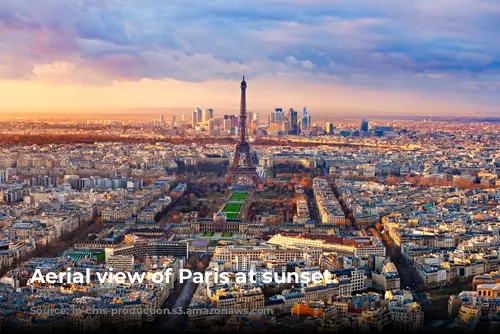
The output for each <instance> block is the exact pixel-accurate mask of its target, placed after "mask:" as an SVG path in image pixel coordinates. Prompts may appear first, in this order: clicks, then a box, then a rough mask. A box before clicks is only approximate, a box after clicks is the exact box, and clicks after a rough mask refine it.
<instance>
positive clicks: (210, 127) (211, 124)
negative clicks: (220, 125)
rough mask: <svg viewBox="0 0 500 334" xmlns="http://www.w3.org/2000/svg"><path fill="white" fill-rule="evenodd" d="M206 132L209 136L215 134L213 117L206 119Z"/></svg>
mask: <svg viewBox="0 0 500 334" xmlns="http://www.w3.org/2000/svg"><path fill="white" fill-rule="evenodd" d="M208 133H209V134H210V135H211V136H213V135H214V134H215V120H214V119H213V118H211V119H209V120H208Z"/></svg>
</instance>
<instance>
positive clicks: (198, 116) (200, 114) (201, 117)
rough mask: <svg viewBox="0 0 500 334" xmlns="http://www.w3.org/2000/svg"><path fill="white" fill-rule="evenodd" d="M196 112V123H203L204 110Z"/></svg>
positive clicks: (198, 109)
mask: <svg viewBox="0 0 500 334" xmlns="http://www.w3.org/2000/svg"><path fill="white" fill-rule="evenodd" d="M195 111H196V122H201V121H202V119H203V110H201V109H200V108H196V109H195Z"/></svg>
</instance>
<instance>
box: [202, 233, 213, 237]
mask: <svg viewBox="0 0 500 334" xmlns="http://www.w3.org/2000/svg"><path fill="white" fill-rule="evenodd" d="M203 236H204V237H213V236H214V232H205V233H204V234H203Z"/></svg>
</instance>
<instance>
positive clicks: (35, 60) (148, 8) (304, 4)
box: [0, 0, 500, 96]
mask: <svg viewBox="0 0 500 334" xmlns="http://www.w3.org/2000/svg"><path fill="white" fill-rule="evenodd" d="M499 16H500V3H499V2H498V1H497V0H440V1H435V0H408V1H404V2H402V1H399V0H380V1H376V2H369V3H366V1H362V0H308V1H304V0H291V1H284V0H254V1H251V2H240V1H237V2H236V1H231V0H212V1H197V0H170V1H152V0H144V1H125V0H108V1H104V0H103V1H99V0H80V1H65V0H40V1H37V2H33V1H30V0H18V1H9V2H2V3H0V77H1V78H4V79H8V80H47V81H48V82H52V83H55V84H78V85H103V84H104V85H109V84H112V83H113V82H116V81H140V80H143V79H154V80H160V79H175V80H180V81H190V82H203V81H208V80H216V79H223V80H225V79H230V78H235V77H239V75H240V74H241V72H242V70H243V69H245V71H246V73H247V75H248V76H249V78H252V77H262V76H275V77H277V76H280V75H283V74H293V75H294V76H297V77H303V78H308V79H310V80H319V82H322V81H325V82H330V83H336V84H337V83H344V84H347V85H355V86H356V85H357V86H361V87H378V88H379V89H394V87H399V88H405V89H408V90H417V91H420V90H423V91H429V90H435V89H437V90H438V91H443V92H444V91H448V92H452V91H466V92H470V93H473V94H492V92H496V89H494V88H495V87H497V83H498V82H499V81H500V45H499V44H498V43H496V42H495V41H496V39H497V32H498V31H499V30H500V20H499V19H498V17H499ZM436 81H439V84H436V83H434V82H436ZM474 82H477V83H476V84H474ZM485 82H486V83H488V84H484V83H485ZM492 87H493V89H492ZM489 96H491V95H489Z"/></svg>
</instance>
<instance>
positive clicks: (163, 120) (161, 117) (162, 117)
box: [160, 114, 165, 125]
mask: <svg viewBox="0 0 500 334" xmlns="http://www.w3.org/2000/svg"><path fill="white" fill-rule="evenodd" d="M163 124H165V116H163V114H161V115H160V125H163Z"/></svg>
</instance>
